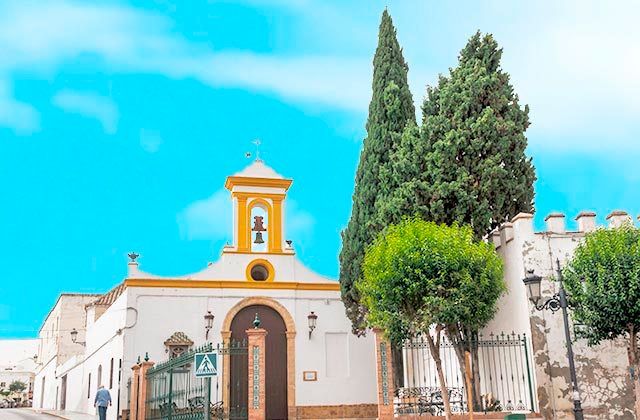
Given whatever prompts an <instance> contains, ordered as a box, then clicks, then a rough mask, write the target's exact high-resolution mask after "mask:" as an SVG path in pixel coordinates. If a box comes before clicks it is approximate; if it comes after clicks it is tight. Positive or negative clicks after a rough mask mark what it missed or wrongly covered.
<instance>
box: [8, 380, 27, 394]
mask: <svg viewBox="0 0 640 420" xmlns="http://www.w3.org/2000/svg"><path fill="white" fill-rule="evenodd" d="M25 389H27V384H25V383H24V382H22V381H13V382H11V383H10V384H9V391H11V392H22V391H24V390H25Z"/></svg>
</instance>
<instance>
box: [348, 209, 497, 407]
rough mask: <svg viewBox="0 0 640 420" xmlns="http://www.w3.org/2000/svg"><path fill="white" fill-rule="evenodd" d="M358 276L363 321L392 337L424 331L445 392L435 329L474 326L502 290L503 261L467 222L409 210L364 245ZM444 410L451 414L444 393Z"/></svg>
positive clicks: (486, 315)
mask: <svg viewBox="0 0 640 420" xmlns="http://www.w3.org/2000/svg"><path fill="white" fill-rule="evenodd" d="M363 269H364V278H363V279H362V280H361V281H359V282H358V290H359V291H360V293H361V296H362V303H363V304H364V306H365V307H366V309H367V320H368V322H369V324H370V325H372V326H375V327H378V328H382V329H383V330H384V331H385V332H386V334H387V336H388V337H389V339H390V340H391V342H392V343H395V344H399V343H401V342H402V341H403V340H405V339H409V338H412V337H415V336H416V335H418V334H421V335H423V336H424V337H426V339H427V341H428V343H429V347H430V350H431V351H430V353H431V355H432V357H433V360H434V363H435V365H436V369H437V372H438V378H439V385H440V390H441V392H442V395H443V396H444V395H447V390H446V389H447V388H446V382H445V376H444V372H443V368H442V361H441V359H440V352H439V346H440V340H441V338H442V333H443V332H444V331H446V330H447V329H450V328H452V327H454V326H457V325H459V324H464V325H468V326H470V327H480V326H481V325H484V323H485V322H487V320H488V319H491V317H493V315H494V314H495V312H496V309H497V307H496V303H497V301H498V298H499V297H500V295H501V294H502V293H503V292H504V291H505V290H506V287H505V284H504V281H503V276H502V273H503V271H502V270H503V268H502V261H501V260H500V258H499V257H498V255H497V254H496V252H495V250H494V249H493V247H492V246H491V245H490V244H488V243H485V242H482V241H477V240H475V239H474V235H473V232H472V230H471V229H470V228H469V227H460V226H457V225H454V226H451V227H449V226H446V225H444V224H442V225H438V224H436V223H433V222H426V221H424V220H421V219H418V218H414V219H407V220H404V221H402V222H400V223H399V224H396V225H391V226H389V227H388V228H387V229H386V230H385V231H384V232H382V233H381V234H380V235H379V237H378V238H377V239H376V240H375V242H374V243H373V244H372V245H371V246H370V247H369V248H368V249H367V251H366V256H365V259H364V265H363ZM444 404H445V410H446V415H447V418H450V416H451V407H450V406H449V400H448V398H444Z"/></svg>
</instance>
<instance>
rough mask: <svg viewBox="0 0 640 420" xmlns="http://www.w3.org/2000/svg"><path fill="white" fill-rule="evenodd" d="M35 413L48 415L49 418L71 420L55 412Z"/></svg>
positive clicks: (43, 411)
mask: <svg viewBox="0 0 640 420" xmlns="http://www.w3.org/2000/svg"><path fill="white" fill-rule="evenodd" d="M33 411H34V412H36V413H38V414H46V415H48V416H51V417H56V418H59V419H63V420H71V419H69V417H65V416H63V415H62V414H58V413H54V412H51V411H46V410H33Z"/></svg>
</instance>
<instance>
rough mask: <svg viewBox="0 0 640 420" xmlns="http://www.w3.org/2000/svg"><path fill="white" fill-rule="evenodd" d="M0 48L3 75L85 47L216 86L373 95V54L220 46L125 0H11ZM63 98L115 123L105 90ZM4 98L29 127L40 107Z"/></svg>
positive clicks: (333, 96) (349, 97) (350, 102)
mask: <svg viewBox="0 0 640 420" xmlns="http://www.w3.org/2000/svg"><path fill="white" fill-rule="evenodd" d="M0 48H1V49H2V50H3V54H2V55H1V56H0V75H2V74H4V75H10V74H11V72H13V71H16V70H22V71H29V72H32V73H36V74H37V73H41V74H45V75H46V74H50V73H52V72H55V71H56V70H57V68H59V66H61V65H62V64H63V63H64V62H65V60H69V59H72V58H74V57H76V56H78V55H79V54H83V53H85V54H95V55H97V56H99V57H100V58H101V59H103V60H104V61H105V63H106V66H108V68H109V69H110V70H111V71H115V72H125V73H128V72H146V73H157V74H163V75H165V76H167V77H171V78H194V79H198V80H200V81H202V82H203V83H205V84H208V85H211V86H234V87H241V88H246V89H251V90H255V91H262V92H269V93H273V94H276V95H278V96H280V97H282V98H286V99H291V100H296V101H303V102H304V101H311V102H320V103H324V104H328V105H334V106H338V107H343V108H350V109H363V107H366V102H367V98H368V92H367V86H368V84H369V82H368V80H367V77H362V76H363V75H364V74H366V73H367V68H368V66H369V64H368V60H363V61H359V60H354V59H351V58H346V57H344V58H341V57H325V56H318V57H314V56H302V57H275V56H268V55H259V54H254V53H252V52H234V53H231V52H219V51H213V50H211V49H210V48H209V47H207V46H204V45H197V44H193V43H190V42H188V41H187V40H185V39H184V38H182V37H181V36H180V35H177V34H175V33H173V32H172V31H171V22H170V21H169V20H168V19H166V18H164V17H161V16H158V15H155V14H152V13H149V12H146V11H143V10H140V9H135V8H131V7H125V6H116V5H89V4H82V3H72V2H68V1H52V2H47V3H44V4H42V3H39V2H37V3H33V2H27V1H25V2H10V3H8V4H4V5H2V6H0ZM5 77H9V76H5ZM0 80H2V79H0ZM0 98H3V97H2V96H0ZM56 101H57V102H59V103H61V104H62V105H63V106H66V108H67V109H70V110H73V111H75V112H78V113H80V114H82V115H85V116H89V117H94V118H98V119H99V120H100V121H101V122H102V124H103V126H104V127H105V130H107V131H110V132H113V131H114V130H115V126H114V124H115V122H114V121H115V120H116V119H117V118H114V112H113V107H111V106H110V105H109V104H107V103H105V102H103V101H102V102H101V101H100V100H99V98H98V97H95V96H91V97H90V96H85V97H81V96H72V95H71V92H65V96H63V97H58V98H57V100H56ZM0 103H2V104H3V108H4V109H5V110H4V114H10V113H13V114H16V113H21V114H22V115H21V116H22V118H21V119H20V120H22V122H21V123H20V122H13V123H12V124H9V122H7V119H8V118H6V117H5V118H3V117H2V115H0V124H2V125H13V126H14V127H16V128H19V129H24V126H26V125H27V122H28V121H27V119H26V115H24V114H26V113H27V110H28V109H31V110H32V111H33V108H28V105H26V104H20V103H17V102H15V101H14V100H12V99H11V98H10V97H5V98H4V99H3V100H2V102H0ZM21 105H23V106H21ZM31 118H32V119H33V115H31ZM31 125H33V124H31Z"/></svg>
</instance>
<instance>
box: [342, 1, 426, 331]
mask: <svg viewBox="0 0 640 420" xmlns="http://www.w3.org/2000/svg"><path fill="white" fill-rule="evenodd" d="M407 72H408V66H407V63H406V62H405V61H404V57H403V55H402V49H401V48H400V44H399V43H398V39H397V37H396V29H395V27H394V26H393V22H392V20H391V16H390V15H389V13H388V12H387V11H386V10H385V11H384V12H383V14H382V20H381V23H380V30H379V35H378V47H377V49H376V52H375V56H374V58H373V84H372V87H373V94H372V97H371V103H370V104H369V117H368V120H367V127H366V128H367V137H366V138H365V139H364V144H363V148H362V152H361V154H360V163H359V165H358V169H357V173H356V180H355V191H354V193H353V207H352V210H351V218H350V220H349V223H348V225H347V227H346V229H345V230H344V231H343V232H342V249H341V251H340V285H341V289H342V300H343V302H344V304H345V308H346V313H347V316H348V317H349V319H350V320H351V322H352V325H353V330H354V332H355V333H357V334H360V333H362V332H363V325H364V310H363V308H362V306H361V305H360V303H359V301H360V299H359V296H358V291H357V289H356V288H355V286H354V285H355V282H356V281H357V279H359V278H360V277H361V275H362V260H363V258H364V253H365V248H366V246H367V245H369V244H370V243H371V242H372V241H373V239H374V238H375V236H376V235H377V234H378V232H380V230H382V228H384V226H386V224H387V223H383V222H381V221H380V220H379V219H378V218H377V217H376V216H377V213H378V210H377V209H376V205H377V203H378V201H380V200H383V199H384V197H385V196H386V195H387V194H389V192H390V191H392V190H393V188H394V185H393V178H392V177H391V169H390V163H389V157H390V155H391V153H393V151H394V150H395V149H396V147H397V144H398V142H399V141H400V138H401V135H402V131H403V129H404V127H405V126H406V125H407V122H412V123H414V124H415V107H414V104H413V98H412V96H411V92H410V91H409V85H408V83H407Z"/></svg>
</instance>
